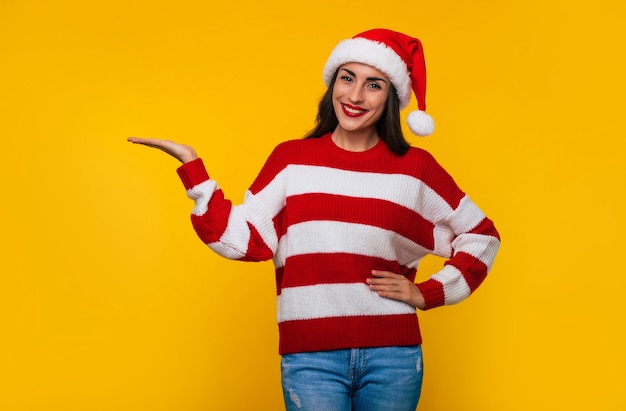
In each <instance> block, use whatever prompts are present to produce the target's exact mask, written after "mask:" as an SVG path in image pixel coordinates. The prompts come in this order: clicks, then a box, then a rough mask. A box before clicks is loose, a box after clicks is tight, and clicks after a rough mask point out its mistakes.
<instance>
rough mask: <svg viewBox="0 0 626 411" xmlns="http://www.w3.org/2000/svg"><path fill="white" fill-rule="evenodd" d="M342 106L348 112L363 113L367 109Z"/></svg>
mask: <svg viewBox="0 0 626 411" xmlns="http://www.w3.org/2000/svg"><path fill="white" fill-rule="evenodd" d="M343 108H344V109H345V110H346V111H347V112H348V113H350V114H361V113H365V112H366V111H367V110H355V109H353V108H350V107H348V106H343Z"/></svg>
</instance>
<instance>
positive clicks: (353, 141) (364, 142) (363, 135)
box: [331, 127, 379, 151]
mask: <svg viewBox="0 0 626 411" xmlns="http://www.w3.org/2000/svg"><path fill="white" fill-rule="evenodd" d="M331 137H332V140H333V142H334V143H335V145H336V146H337V147H340V148H342V149H344V150H347V151H366V150H369V149H370V148H372V147H374V146H375V145H376V144H377V143H378V140H379V138H378V133H377V132H376V130H375V129H373V130H367V131H361V132H351V131H346V130H344V129H342V128H340V127H337V128H336V129H335V131H333V133H332V135H331Z"/></svg>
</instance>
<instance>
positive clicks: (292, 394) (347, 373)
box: [281, 345, 424, 411]
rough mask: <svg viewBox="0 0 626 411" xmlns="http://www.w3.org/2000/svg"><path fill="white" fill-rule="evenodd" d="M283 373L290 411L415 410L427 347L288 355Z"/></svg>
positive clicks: (286, 355)
mask: <svg viewBox="0 0 626 411" xmlns="http://www.w3.org/2000/svg"><path fill="white" fill-rule="evenodd" d="M281 371H282V385H283V396H284V399H285V407H286V409H287V411H292V410H298V411H349V410H352V411H415V408H417V402H418V401H419V397H420V393H421V389H422V377H423V373H424V371H423V365H422V347H421V346H419V345H416V346H411V347H382V348H358V349H348V350H337V351H319V352H312V353H297V354H285V355H283V357H282V359H281Z"/></svg>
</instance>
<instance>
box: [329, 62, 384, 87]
mask: <svg viewBox="0 0 626 411" xmlns="http://www.w3.org/2000/svg"><path fill="white" fill-rule="evenodd" d="M341 69H346V70H350V71H351V72H353V73H354V74H356V76H357V77H376V78H382V79H383V80H385V81H387V82H389V77H387V75H386V74H385V73H383V72H382V71H380V70H378V69H377V68H376V67H373V66H370V65H368V64H363V63H356V62H350V63H346V64H344V65H342V66H340V67H339V70H341Z"/></svg>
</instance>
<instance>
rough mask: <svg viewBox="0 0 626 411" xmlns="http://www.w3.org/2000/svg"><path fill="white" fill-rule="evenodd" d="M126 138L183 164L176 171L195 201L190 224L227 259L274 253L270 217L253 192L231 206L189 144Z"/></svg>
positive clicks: (260, 258) (253, 258) (259, 258)
mask: <svg viewBox="0 0 626 411" xmlns="http://www.w3.org/2000/svg"><path fill="white" fill-rule="evenodd" d="M128 141H130V142H132V143H135V144H141V145H145V146H148V147H152V148H157V149H159V150H162V151H164V152H165V153H167V154H169V155H171V156H172V157H174V158H176V159H177V160H179V161H180V162H181V163H183V164H182V166H180V167H179V168H178V169H177V173H178V175H179V177H180V178H181V181H182V182H183V184H184V186H185V189H186V191H187V196H188V197H189V198H191V199H192V200H194V202H195V207H194V209H193V211H192V214H191V221H192V225H193V227H194V229H195V231H196V233H197V234H198V236H199V237H200V239H201V240H202V241H203V242H204V243H205V244H206V245H207V246H208V247H209V248H211V249H212V250H213V251H215V252H216V253H218V254H220V255H221V256H223V257H226V258H230V259H239V260H246V261H263V260H267V259H270V258H271V257H272V256H273V250H274V249H275V246H276V243H277V241H276V240H275V238H276V233H275V230H274V225H273V221H272V217H273V216H272V215H270V213H269V212H268V211H267V209H266V208H265V205H264V204H262V203H261V202H259V201H258V199H257V198H256V197H255V196H254V195H252V194H251V193H250V192H248V193H247V194H246V199H245V201H244V203H243V204H241V205H239V206H233V205H232V203H231V202H230V200H228V199H226V198H225V197H224V193H223V192H222V190H221V189H220V188H219V186H218V185H217V182H215V181H214V180H212V179H210V178H209V175H208V173H207V171H206V169H205V167H204V163H203V162H202V159H200V158H198V156H197V154H196V152H195V150H194V149H193V148H192V147H190V146H187V145H184V144H179V143H175V142H173V141H169V140H159V139H144V138H135V137H131V138H129V139H128Z"/></svg>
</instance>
